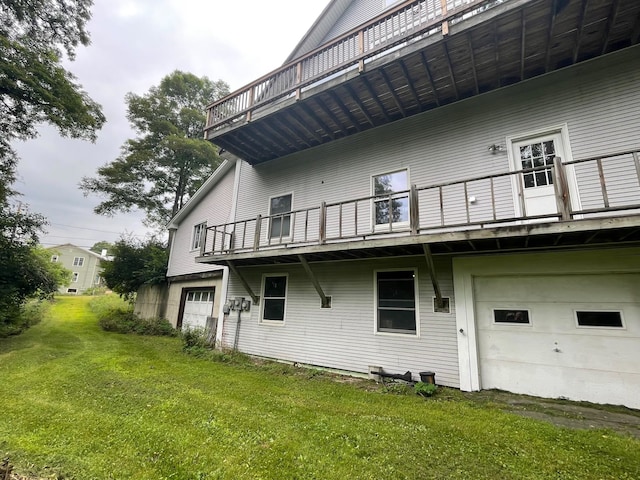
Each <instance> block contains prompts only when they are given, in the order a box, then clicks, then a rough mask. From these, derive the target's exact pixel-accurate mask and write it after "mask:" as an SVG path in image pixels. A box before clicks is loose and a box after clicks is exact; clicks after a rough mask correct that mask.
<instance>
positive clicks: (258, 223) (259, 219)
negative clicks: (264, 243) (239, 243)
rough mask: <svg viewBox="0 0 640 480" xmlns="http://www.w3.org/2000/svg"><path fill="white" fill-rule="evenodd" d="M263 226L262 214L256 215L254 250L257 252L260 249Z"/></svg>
mask: <svg viewBox="0 0 640 480" xmlns="http://www.w3.org/2000/svg"><path fill="white" fill-rule="evenodd" d="M261 228H262V216H261V215H258V216H257V217H256V231H255V235H254V237H253V251H254V252H257V251H258V250H259V249H260V230H261Z"/></svg>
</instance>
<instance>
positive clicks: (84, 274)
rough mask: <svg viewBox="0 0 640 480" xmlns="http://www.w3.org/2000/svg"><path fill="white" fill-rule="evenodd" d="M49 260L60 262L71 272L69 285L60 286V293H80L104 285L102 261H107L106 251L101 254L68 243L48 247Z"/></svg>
mask: <svg viewBox="0 0 640 480" xmlns="http://www.w3.org/2000/svg"><path fill="white" fill-rule="evenodd" d="M48 250H49V251H50V252H51V261H52V262H57V263H61V264H62V265H63V266H64V268H66V269H67V270H70V271H71V272H73V276H72V277H71V282H70V283H69V285H65V286H63V287H60V289H59V290H58V291H59V292H60V293H72V294H74V293H75V294H78V295H79V294H82V293H84V292H85V291H86V290H88V289H90V288H94V287H99V286H101V285H104V283H103V280H102V277H101V276H100V274H101V272H102V262H104V261H107V260H108V258H107V251H106V250H103V251H102V252H101V253H102V254H101V255H98V254H97V253H93V252H91V251H89V250H85V249H84V248H80V247H76V246H75V245H72V244H70V243H66V244H64V245H58V246H56V247H50V248H48Z"/></svg>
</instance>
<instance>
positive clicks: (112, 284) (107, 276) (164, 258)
mask: <svg viewBox="0 0 640 480" xmlns="http://www.w3.org/2000/svg"><path fill="white" fill-rule="evenodd" d="M111 254H112V255H113V260H112V261H110V262H105V263H104V264H103V265H104V268H103V270H102V278H104V280H105V283H106V284H107V287H109V288H110V289H111V290H113V291H114V292H116V293H119V294H120V295H122V296H124V297H131V296H132V295H133V294H134V293H135V292H137V291H138V289H139V288H140V287H141V286H142V285H156V284H161V283H163V282H164V281H165V279H166V274H167V263H168V260H169V252H168V250H167V246H166V245H165V244H164V243H162V242H160V241H159V240H157V239H150V240H147V241H145V242H139V241H135V240H133V239H125V238H123V239H120V240H118V241H117V242H116V244H115V245H114V247H113V249H112V251H111Z"/></svg>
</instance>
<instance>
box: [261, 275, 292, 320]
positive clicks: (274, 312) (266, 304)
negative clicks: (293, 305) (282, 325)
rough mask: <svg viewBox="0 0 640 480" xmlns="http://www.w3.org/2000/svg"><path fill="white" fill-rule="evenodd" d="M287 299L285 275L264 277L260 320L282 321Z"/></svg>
mask: <svg viewBox="0 0 640 480" xmlns="http://www.w3.org/2000/svg"><path fill="white" fill-rule="evenodd" d="M286 297H287V276H286V275H265V276H264V289H263V297H262V298H263V301H262V320H264V321H276V322H282V321H284V312H285V304H286Z"/></svg>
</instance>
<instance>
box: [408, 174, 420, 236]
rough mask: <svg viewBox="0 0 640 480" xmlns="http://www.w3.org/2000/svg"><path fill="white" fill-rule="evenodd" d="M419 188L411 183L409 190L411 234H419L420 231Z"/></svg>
mask: <svg viewBox="0 0 640 480" xmlns="http://www.w3.org/2000/svg"><path fill="white" fill-rule="evenodd" d="M418 208H419V207H418V188H417V187H416V186H415V185H411V190H409V223H410V225H411V235H417V234H418V232H419V231H420V211H419V210H418Z"/></svg>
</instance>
